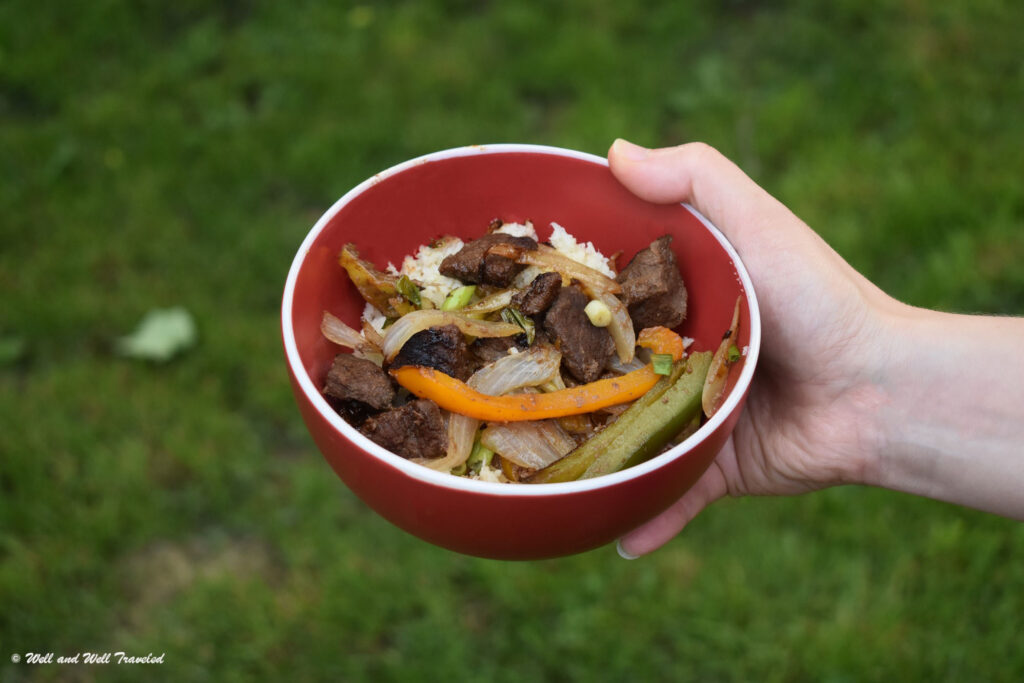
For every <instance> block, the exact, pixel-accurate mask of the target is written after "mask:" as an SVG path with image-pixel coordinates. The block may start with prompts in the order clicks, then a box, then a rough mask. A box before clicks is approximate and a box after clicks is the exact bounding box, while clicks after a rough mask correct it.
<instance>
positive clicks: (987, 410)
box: [608, 140, 1024, 557]
mask: <svg viewBox="0 0 1024 683" xmlns="http://www.w3.org/2000/svg"><path fill="white" fill-rule="evenodd" d="M608 161H609V163H610V164H611V169H612V172H613V173H614V174H615V176H616V177H617V178H618V179H619V181H620V182H621V183H622V184H623V185H625V186H626V187H627V188H628V189H629V190H630V191H632V192H633V193H634V194H636V195H638V196H640V197H642V198H643V199H646V200H648V201H652V202H657V203H677V202H689V203H691V204H692V205H693V206H695V207H696V208H697V209H698V210H699V211H700V212H701V213H703V214H704V215H705V216H707V217H708V219H709V220H711V222H712V223H714V224H715V225H716V226H717V227H718V228H719V229H721V230H722V232H724V233H725V234H726V236H727V237H728V238H729V240H730V241H731V242H732V244H733V245H734V246H735V247H736V250H737V251H738V252H739V254H740V256H741V258H742V259H743V262H744V264H746V266H747V269H748V271H749V272H750V277H751V280H752V281H753V283H754V289H755V291H756V293H757V297H758V301H759V303H760V308H761V320H762V347H761V358H760V360H759V362H758V368H757V373H756V375H755V377H754V381H753V384H752V385H751V388H750V393H749V395H748V398H747V404H746V407H745V409H744V410H743V413H742V414H741V415H740V418H739V421H738V422H737V425H736V428H735V430H734V432H733V434H732V436H731V437H730V439H729V441H728V442H727V443H726V445H725V447H724V448H723V450H722V452H721V453H720V454H719V455H718V457H717V458H716V460H715V461H714V463H713V464H712V465H711V467H710V468H709V469H708V470H707V471H706V472H705V473H704V475H703V476H702V477H701V478H700V480H698V482H697V483H696V485H694V486H693V488H691V489H690V490H689V491H688V492H687V493H686V494H685V495H684V496H683V497H682V498H681V499H680V500H679V501H678V502H676V503H675V504H674V505H673V506H672V507H670V508H669V509H668V510H666V511H665V512H664V513H662V514H661V515H659V516H658V517H656V518H655V519H653V520H651V521H650V522H648V523H646V524H644V525H643V526H641V527H640V528H638V529H636V530H634V531H632V532H631V533H629V534H627V535H626V536H624V537H623V538H622V539H621V540H620V542H619V550H620V553H622V554H623V555H624V556H626V557H634V556H639V555H644V554H646V553H649V552H651V551H652V550H655V549H657V548H658V547H660V546H662V545H664V544H665V543H666V542H668V541H669V540H670V539H671V538H673V537H674V536H675V535H676V534H678V533H679V532H680V531H681V530H682V529H683V528H684V527H685V526H686V525H687V524H688V523H689V522H690V521H691V520H693V518H694V517H696V516H697V514H698V513H700V512H701V511H702V510H703V509H704V508H705V507H707V506H708V505H710V504H711V503H713V502H714V501H716V500H718V499H720V498H723V497H725V496H726V495H730V496H747V495H794V494H800V493H806V492H809V491H815V490H818V489H822V488H826V487H829V486H836V485H840V484H864V485H872V486H880V487H884V488H888V489H893V490H897V491H903V492H907V493H913V494H918V495H922V496H928V497H931V498H935V499H938V500H943V501H947V502H950V503H956V504H960V505H965V506H969V507H972V508H977V509H979V510H984V511H987V512H992V513H995V514H998V515H1003V516H1006V517H1011V518H1014V519H1018V520H1024V319H1020V318H1006V317H995V316H977V315H953V314H947V313H938V312H935V311H929V310H925V309H920V308H914V307H912V306H908V305H906V304H903V303H900V302H899V301H897V300H895V299H893V298H892V297H890V296H889V295H887V294H886V293H885V292H883V291H882V290H880V289H879V288H878V287H876V286H875V285H873V284H872V283H871V282H869V281H868V280H867V279H866V278H864V277H863V276H862V275H861V274H860V273H858V272H857V271H856V270H854V269H853V268H852V267H851V266H850V265H849V264H847V263H846V262H845V261H844V260H843V259H842V257H840V256H839V255H838V254H837V253H836V252H835V251H833V250H832V249H831V247H829V246H828V244H826V243H825V241H824V240H822V239H821V238H820V237H819V236H818V235H817V233H815V232H814V231H813V230H812V229H811V228H809V227H808V226H807V225H806V224H805V223H804V222H803V221H801V220H800V219H799V218H797V217H796V216H795V215H794V214H793V213H792V212H791V211H790V210H789V209H787V208H786V207H785V206H784V205H783V204H782V203H780V202H779V201H778V200H776V199H775V198H774V197H772V196H771V195H769V194H768V193H767V192H766V191H765V190H763V189H761V188H760V187H759V186H758V185H757V184H756V183H754V181H752V180H751V179H750V178H748V177H747V176H746V174H744V173H743V171H741V170H740V169H739V168H738V167H737V166H736V165H735V164H733V163H732V162H731V161H729V160H728V159H726V158H725V157H724V156H722V155H721V154H720V153H718V152H717V151H716V150H714V149H713V148H711V147H709V146H707V145H704V144H701V143H691V144H687V145H681V146H679V147H672V148H665V149H656V150H647V149H644V148H640V147H637V146H635V145H632V144H631V143H628V142H625V141H623V140H617V141H616V142H615V144H614V145H612V147H611V149H610V150H609V152H608Z"/></svg>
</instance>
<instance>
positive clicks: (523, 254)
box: [487, 244, 621, 294]
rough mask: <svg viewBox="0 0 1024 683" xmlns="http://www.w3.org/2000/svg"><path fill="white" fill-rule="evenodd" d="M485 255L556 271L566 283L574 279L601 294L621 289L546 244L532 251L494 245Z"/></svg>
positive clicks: (613, 282)
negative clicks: (493, 255)
mask: <svg viewBox="0 0 1024 683" xmlns="http://www.w3.org/2000/svg"><path fill="white" fill-rule="evenodd" d="M487 253H489V254H497V255H498V256H504V257H506V258H510V259H513V260H514V261H515V262H516V263H522V264H526V265H530V266H537V267H538V268H540V269H542V270H554V271H557V272H559V273H561V275H562V278H563V279H564V280H566V281H567V282H568V281H571V280H574V279H575V280H579V281H580V282H582V283H584V284H585V285H589V286H591V287H593V288H594V289H595V290H600V291H602V292H610V293H612V294H615V293H617V292H618V291H619V290H620V289H621V288H620V287H619V283H618V282H616V281H615V280H613V279H611V278H610V277H608V276H607V275H605V274H604V273H601V272H598V271H596V270H594V269H593V268H591V267H589V266H585V265H583V264H582V263H580V262H579V261H574V260H573V259H571V258H569V257H568V256H566V255H564V254H562V253H561V252H558V251H556V250H555V249H552V248H551V247H549V246H548V245H546V244H538V245H537V248H536V249H532V250H531V249H523V248H521V247H517V246H515V245H514V244H496V245H495V246H493V247H491V248H490V249H489V250H488V252H487Z"/></svg>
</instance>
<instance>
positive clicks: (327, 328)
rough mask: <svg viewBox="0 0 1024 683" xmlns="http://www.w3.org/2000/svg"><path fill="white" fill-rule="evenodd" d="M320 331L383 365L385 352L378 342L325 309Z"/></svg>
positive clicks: (329, 338) (332, 339) (354, 353)
mask: <svg viewBox="0 0 1024 683" xmlns="http://www.w3.org/2000/svg"><path fill="white" fill-rule="evenodd" d="M320 332H321V333H322V334H323V335H324V336H325V337H327V339H328V340H329V341H332V342H334V343H335V344H338V345H339V346H345V347H347V348H350V349H352V352H353V355H354V356H358V357H359V358H365V359H367V360H370V361H373V362H374V363H376V364H377V365H382V364H383V362H384V354H383V353H381V350H380V348H379V347H378V346H377V345H376V344H374V343H373V342H371V341H369V340H368V339H366V338H365V337H363V335H361V334H359V333H358V332H356V331H355V330H354V329H352V328H351V327H349V326H348V325H346V324H345V323H344V322H343V321H342V320H341V319H340V318H338V317H336V316H334V315H331V314H330V313H328V312H327V311H324V315H323V317H322V318H321V319H320Z"/></svg>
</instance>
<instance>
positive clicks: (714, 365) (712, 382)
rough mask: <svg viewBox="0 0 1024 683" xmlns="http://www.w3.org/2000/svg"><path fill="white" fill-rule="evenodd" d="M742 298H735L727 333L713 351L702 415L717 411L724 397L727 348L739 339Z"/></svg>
mask: <svg viewBox="0 0 1024 683" xmlns="http://www.w3.org/2000/svg"><path fill="white" fill-rule="evenodd" d="M742 300H743V297H737V298H736V308H734V309H733V313H732V324H731V325H730V326H729V331H728V332H726V333H725V336H724V337H722V343H721V344H719V345H718V350H717V351H715V357H714V358H713V359H712V360H711V369H710V370H708V377H707V379H706V380H705V381H704V392H703V396H702V398H701V405H702V407H703V408H704V414H705V415H707V416H708V417H711V416H712V415H714V414H715V412H717V411H718V407H719V406H720V405H721V404H722V398H723V396H724V395H725V381H726V379H728V377H729V366H730V365H731V364H732V363H731V362H730V361H729V348H730V347H735V346H736V339H737V338H738V337H739V329H740V302H741V301H742Z"/></svg>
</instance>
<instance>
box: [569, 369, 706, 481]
mask: <svg viewBox="0 0 1024 683" xmlns="http://www.w3.org/2000/svg"><path fill="white" fill-rule="evenodd" d="M710 365H711V353H710V352H708V351H705V352H703V353H695V354H693V355H691V356H690V357H689V358H687V360H686V370H685V371H684V372H683V374H682V375H681V376H680V377H679V379H677V380H676V381H675V383H674V384H673V385H672V386H671V387H669V389H668V391H666V392H665V393H664V394H662V395H661V397H659V398H658V400H657V401H655V402H654V403H652V404H651V405H650V406H648V408H647V410H646V411H645V412H644V413H643V414H641V415H638V416H637V419H636V420H635V421H634V422H633V423H632V425H631V426H630V428H629V429H627V430H625V431H622V432H621V434H619V436H618V437H616V438H614V439H613V440H612V442H611V443H610V444H608V447H607V448H606V449H604V451H603V452H602V453H601V454H600V455H598V456H597V459H596V460H595V461H594V463H593V464H592V465H591V466H590V467H588V468H587V470H586V471H585V472H584V473H583V474H582V476H581V477H580V478H581V479H590V478H592V477H599V476H601V475H603V474H611V473H612V472H618V471H619V470H623V469H625V468H627V467H632V466H633V465H637V464H639V463H641V462H643V461H645V460H648V459H650V458H651V457H653V456H654V455H656V454H657V453H659V452H660V451H661V449H662V448H664V447H665V445H666V444H668V443H669V441H671V440H672V438H673V437H675V435H676V434H678V433H679V432H680V431H682V430H683V429H685V428H686V427H687V425H689V424H690V423H691V422H692V421H693V419H694V417H695V416H697V415H699V414H700V398H701V388H702V387H703V386H704V378H705V377H706V375H707V371H708V367H709V366H710ZM617 424H618V422H616V423H614V424H612V426H611V427H609V429H612V428H614V427H615V426H616V425H617ZM605 431H607V430H605ZM617 431H618V430H617Z"/></svg>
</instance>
